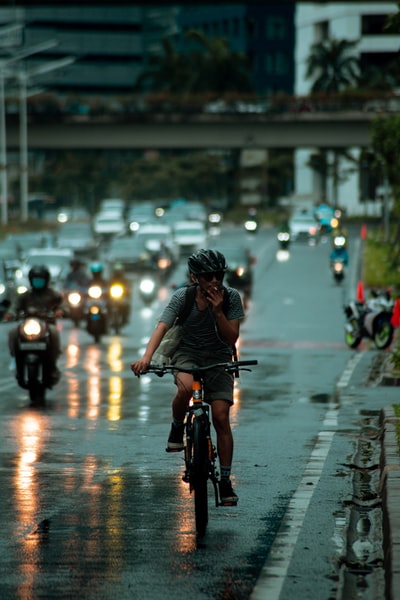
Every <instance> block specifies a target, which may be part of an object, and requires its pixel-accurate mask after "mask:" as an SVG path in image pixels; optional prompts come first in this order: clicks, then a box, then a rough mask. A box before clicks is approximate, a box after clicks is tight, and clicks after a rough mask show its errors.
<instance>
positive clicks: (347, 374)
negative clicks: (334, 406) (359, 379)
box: [336, 352, 363, 388]
mask: <svg viewBox="0 0 400 600" xmlns="http://www.w3.org/2000/svg"><path fill="white" fill-rule="evenodd" d="M362 357H363V353H362V352H356V353H355V354H353V356H352V357H351V358H350V360H349V362H348V363H347V366H346V368H345V370H344V371H343V373H342V375H341V377H340V379H339V381H338V382H337V384H336V388H345V387H347V386H348V385H349V381H350V379H351V376H352V375H353V372H354V369H355V368H356V366H357V365H358V363H359V362H360V360H361V359H362Z"/></svg>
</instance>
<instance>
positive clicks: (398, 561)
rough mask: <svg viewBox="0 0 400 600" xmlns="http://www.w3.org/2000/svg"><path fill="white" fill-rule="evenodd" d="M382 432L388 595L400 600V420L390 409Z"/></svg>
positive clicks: (383, 416) (384, 416)
mask: <svg viewBox="0 0 400 600" xmlns="http://www.w3.org/2000/svg"><path fill="white" fill-rule="evenodd" d="M380 424H381V430H382V434H381V435H382V451H381V481H380V486H379V487H380V490H381V496H382V510H383V547H384V567H385V579H386V593H387V597H388V598H390V600H398V599H400V503H399V498H400V458H399V445H398V441H397V426H398V425H400V418H399V417H396V415H395V412H394V409H393V408H392V407H387V408H384V409H382V411H381V414H380Z"/></svg>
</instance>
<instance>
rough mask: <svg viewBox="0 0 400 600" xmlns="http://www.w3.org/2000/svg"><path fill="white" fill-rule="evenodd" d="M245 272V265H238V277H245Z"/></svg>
mask: <svg viewBox="0 0 400 600" xmlns="http://www.w3.org/2000/svg"><path fill="white" fill-rule="evenodd" d="M244 274H245V270H244V268H243V267H238V268H237V269H236V275H237V276H238V277H243V275H244Z"/></svg>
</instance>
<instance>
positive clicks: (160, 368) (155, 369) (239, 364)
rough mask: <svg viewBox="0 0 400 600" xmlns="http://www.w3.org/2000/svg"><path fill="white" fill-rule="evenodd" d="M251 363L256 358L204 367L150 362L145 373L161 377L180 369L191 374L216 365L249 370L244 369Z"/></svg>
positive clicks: (256, 363) (255, 362)
mask: <svg viewBox="0 0 400 600" xmlns="http://www.w3.org/2000/svg"><path fill="white" fill-rule="evenodd" d="M252 365H258V360H235V361H230V362H219V363H213V364H210V365H206V366H204V367H197V366H196V365H194V366H193V367H190V368H188V367H186V368H184V367H176V366H175V365H153V364H150V365H149V366H148V368H147V373H149V372H150V373H155V374H156V375H158V376H159V377H162V376H163V375H165V373H167V372H168V371H170V372H171V373H172V372H173V371H181V372H183V373H190V374H193V373H195V372H198V371H208V369H215V368H216V367H224V369H225V371H228V372H230V371H232V372H233V371H237V370H241V369H242V370H248V371H250V369H245V367H249V366H252Z"/></svg>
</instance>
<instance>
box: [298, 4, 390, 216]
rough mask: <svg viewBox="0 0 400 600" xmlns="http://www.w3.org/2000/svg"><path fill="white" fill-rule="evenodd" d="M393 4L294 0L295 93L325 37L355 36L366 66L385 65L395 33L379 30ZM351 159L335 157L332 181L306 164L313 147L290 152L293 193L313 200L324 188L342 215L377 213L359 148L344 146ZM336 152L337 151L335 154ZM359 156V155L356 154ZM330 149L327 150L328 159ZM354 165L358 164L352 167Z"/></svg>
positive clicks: (303, 86) (375, 193)
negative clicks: (340, 177)
mask: <svg viewBox="0 0 400 600" xmlns="http://www.w3.org/2000/svg"><path fill="white" fill-rule="evenodd" d="M397 10H398V7H397V4H396V3H395V2H382V1H380V2H332V3H329V2H327V3H323V4H322V3H314V2H299V3H297V5H296V16H295V28H296V51H295V72H296V76H295V88H294V89H295V94H298V95H307V94H308V93H309V92H310V89H311V86H312V81H310V80H307V79H306V77H305V74H306V61H307V57H308V56H309V54H310V51H311V47H312V45H313V44H314V43H316V42H319V41H321V40H325V39H338V40H341V39H346V40H349V41H356V42H357V45H356V47H355V50H354V52H355V56H357V57H358V58H359V60H360V63H361V69H362V70H363V69H364V68H365V67H366V66H368V67H370V66H371V65H374V66H376V67H377V68H378V69H385V68H387V66H388V65H389V64H390V62H392V61H393V60H394V59H396V58H397V57H398V50H399V48H400V35H394V34H393V33H388V32H387V31H385V30H384V25H385V22H386V19H387V16H388V15H389V14H391V13H396V12H397ZM349 152H350V153H351V155H352V157H353V158H354V162H350V161H346V160H345V159H344V158H343V156H341V157H339V159H338V160H339V163H340V164H339V169H340V172H341V173H342V174H343V180H342V181H341V183H340V185H338V186H337V185H335V181H334V179H335V178H334V177H333V175H332V172H331V173H330V174H329V173H328V176H327V180H326V181H322V180H321V177H320V176H318V174H317V173H316V171H313V170H312V169H310V167H309V162H310V158H311V157H312V155H313V154H315V153H318V149H317V148H305V149H302V150H299V151H297V152H296V159H295V162H296V183H295V189H296V196H297V197H298V198H299V199H303V198H307V197H308V198H311V199H312V201H313V202H314V203H317V202H319V201H320V200H321V199H322V196H324V195H325V194H326V196H327V199H328V201H329V202H331V203H332V204H335V205H338V206H340V207H341V208H343V209H345V210H346V211H347V214H348V215H371V216H372V215H380V214H381V211H382V202H381V194H380V191H381V190H380V188H379V186H375V185H368V181H366V179H367V180H368V179H369V178H370V174H369V173H368V168H366V165H365V159H364V157H363V156H362V153H361V149H360V148H350V149H349ZM336 158H337V157H336ZM361 159H362V160H361ZM334 160H335V155H334V152H333V151H332V152H331V153H329V154H328V163H329V164H331V165H332V164H333V163H334ZM355 165H358V168H357V169H355Z"/></svg>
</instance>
